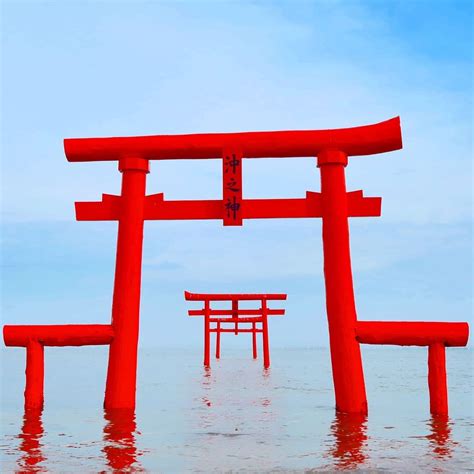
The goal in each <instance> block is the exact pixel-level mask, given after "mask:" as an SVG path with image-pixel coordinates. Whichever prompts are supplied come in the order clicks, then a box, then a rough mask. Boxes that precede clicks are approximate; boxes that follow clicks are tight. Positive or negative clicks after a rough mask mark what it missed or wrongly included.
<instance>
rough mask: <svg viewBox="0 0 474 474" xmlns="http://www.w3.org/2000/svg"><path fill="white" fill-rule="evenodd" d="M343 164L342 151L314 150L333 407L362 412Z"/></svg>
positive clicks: (363, 401)
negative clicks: (321, 232)
mask: <svg viewBox="0 0 474 474" xmlns="http://www.w3.org/2000/svg"><path fill="white" fill-rule="evenodd" d="M346 165H347V155H346V154H345V153H344V152H342V151H339V150H328V149H327V150H323V151H321V152H320V153H318V167H319V169H320V171H321V206H322V220H323V224H322V226H323V252H324V279H325V284H326V310H327V317H328V326H329V343H330V347H331V362H332V372H333V380H334V392H335V396H336V410H337V411H340V412H343V413H364V414H366V413H367V397H366V394H365V383H364V371H363V368H362V358H361V352H360V346H359V342H358V341H357V340H356V338H355V337H354V334H355V327H356V323H357V314H356V308H355V300H354V288H353V283H352V269H351V255H350V243H349V222H348V199H347V192H346V180H345V170H344V168H345V167H346Z"/></svg>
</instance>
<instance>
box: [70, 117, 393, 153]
mask: <svg viewBox="0 0 474 474" xmlns="http://www.w3.org/2000/svg"><path fill="white" fill-rule="evenodd" d="M229 147H232V148H233V149H236V150H240V152H241V153H242V156H243V157H244V158H267V157H269V158H279V157H295V158H296V157H305V156H317V155H318V154H319V153H320V152H321V151H322V150H325V149H328V148H330V149H338V150H342V151H344V152H345V153H346V154H347V155H349V156H355V155H372V154H376V153H385V152H388V151H394V150H399V149H400V148H402V136H401V130H400V118H399V117H395V118H392V119H390V120H387V121H385V122H380V123H377V124H373V125H364V126H361V127H352V128H339V129H331V130H292V131H278V132H273V131H272V132H243V133H205V134H190V135H152V136H144V137H110V138H67V139H65V140H64V151H65V154H66V157H67V159H68V161H113V160H119V159H121V158H123V157H124V156H137V157H141V158H145V159H147V160H176V159H196V158H198V159H203V158H221V157H222V151H223V150H225V149H229Z"/></svg>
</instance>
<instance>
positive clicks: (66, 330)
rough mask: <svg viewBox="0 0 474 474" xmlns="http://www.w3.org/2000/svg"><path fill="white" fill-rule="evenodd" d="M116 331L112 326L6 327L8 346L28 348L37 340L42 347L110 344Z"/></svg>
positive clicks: (6, 342)
mask: <svg viewBox="0 0 474 474" xmlns="http://www.w3.org/2000/svg"><path fill="white" fill-rule="evenodd" d="M113 338H114V331H113V328H112V326H111V325H110V324H60V325H58V324H54V325H6V326H4V327H3V340H4V342H5V345H6V346H16V347H27V345H28V343H29V341H31V340H35V341H37V342H39V343H40V344H41V345H42V346H88V345H101V344H110V343H111V342H112V339H113Z"/></svg>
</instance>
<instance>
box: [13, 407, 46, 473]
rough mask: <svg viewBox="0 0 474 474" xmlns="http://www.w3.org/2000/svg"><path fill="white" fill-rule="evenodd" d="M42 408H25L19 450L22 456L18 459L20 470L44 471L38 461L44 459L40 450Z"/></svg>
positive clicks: (40, 461) (42, 431)
mask: <svg viewBox="0 0 474 474" xmlns="http://www.w3.org/2000/svg"><path fill="white" fill-rule="evenodd" d="M41 415H42V409H27V410H25V413H24V415H23V425H22V428H21V433H20V434H19V435H18V437H19V438H21V440H22V441H21V443H20V447H19V449H20V451H21V452H22V456H21V457H20V458H19V460H18V467H19V468H20V469H21V471H20V472H45V469H44V467H42V466H40V463H42V462H43V461H45V460H46V457H45V456H44V454H43V453H42V451H41V448H42V446H43V445H42V444H41V438H42V436H43V433H44V429H43V422H42V420H41Z"/></svg>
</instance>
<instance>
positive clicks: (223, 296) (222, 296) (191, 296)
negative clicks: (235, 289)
mask: <svg viewBox="0 0 474 474" xmlns="http://www.w3.org/2000/svg"><path fill="white" fill-rule="evenodd" d="M286 296H287V295H286V294H284V293H262V294H247V293H239V294H237V293H235V294H234V293H190V292H189V291H185V292H184V298H185V299H186V300H188V301H237V300H245V301H258V300H286ZM239 311H240V310H239Z"/></svg>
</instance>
